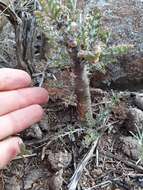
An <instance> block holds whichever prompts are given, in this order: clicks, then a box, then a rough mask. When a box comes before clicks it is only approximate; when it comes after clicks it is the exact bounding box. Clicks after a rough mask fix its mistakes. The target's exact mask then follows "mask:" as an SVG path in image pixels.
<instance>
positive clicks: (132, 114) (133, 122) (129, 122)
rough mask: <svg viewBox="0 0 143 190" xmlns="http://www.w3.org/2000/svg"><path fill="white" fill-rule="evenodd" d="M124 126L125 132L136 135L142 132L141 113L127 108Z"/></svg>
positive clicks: (142, 119)
mask: <svg viewBox="0 0 143 190" xmlns="http://www.w3.org/2000/svg"><path fill="white" fill-rule="evenodd" d="M124 126H125V128H126V130H127V131H131V132H133V133H137V132H138V130H140V131H142V130H143V111H141V110H140V109H138V108H132V107H131V108H129V110H128V113H127V119H126V120H125V123H124Z"/></svg>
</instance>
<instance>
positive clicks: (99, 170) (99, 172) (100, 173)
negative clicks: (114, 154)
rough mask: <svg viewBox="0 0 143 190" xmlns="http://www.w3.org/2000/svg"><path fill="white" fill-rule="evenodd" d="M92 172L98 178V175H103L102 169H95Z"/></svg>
mask: <svg viewBox="0 0 143 190" xmlns="http://www.w3.org/2000/svg"><path fill="white" fill-rule="evenodd" d="M94 172H95V174H96V175H97V176H100V175H102V173H103V171H102V169H100V168H98V169H96V170H95V171H94Z"/></svg>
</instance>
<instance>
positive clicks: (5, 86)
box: [0, 68, 32, 90]
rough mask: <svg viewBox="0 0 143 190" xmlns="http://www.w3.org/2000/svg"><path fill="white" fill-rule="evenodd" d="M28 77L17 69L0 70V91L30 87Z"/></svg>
mask: <svg viewBox="0 0 143 190" xmlns="http://www.w3.org/2000/svg"><path fill="white" fill-rule="evenodd" d="M31 83H32V80H31V77H30V75H29V74H28V73H27V72H25V71H23V70H19V69H10V68H1V69H0V90H14V89H18V88H24V87H28V86H30V84H31Z"/></svg>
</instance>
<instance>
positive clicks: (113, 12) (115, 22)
mask: <svg viewBox="0 0 143 190" xmlns="http://www.w3.org/2000/svg"><path fill="white" fill-rule="evenodd" d="M100 9H101V12H102V13H103V20H102V22H103V26H105V27H106V29H107V30H108V31H110V32H111V37H110V39H109V42H108V45H109V46H114V45H119V44H133V45H134V48H133V49H132V50H131V51H130V52H129V53H128V54H126V55H124V56H120V57H118V63H117V64H112V63H111V64H108V65H107V68H106V71H107V72H106V73H105V74H104V73H102V72H100V71H95V73H94V74H93V76H92V77H91V85H92V87H102V86H105V87H106V86H108V85H110V86H111V87H112V88H114V89H121V90H124V89H129V90H130V89H132V90H133V89H134V90H137V89H139V88H141V87H142V81H143V40H142V28H143V17H142V10H143V2H141V0H136V1H135V0H121V1H119V0H108V4H105V5H103V6H101V7H100Z"/></svg>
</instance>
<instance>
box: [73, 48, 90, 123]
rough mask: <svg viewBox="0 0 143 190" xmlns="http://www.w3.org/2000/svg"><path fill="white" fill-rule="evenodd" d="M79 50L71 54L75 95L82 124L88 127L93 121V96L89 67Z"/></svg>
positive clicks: (74, 50) (74, 49)
mask: <svg viewBox="0 0 143 190" xmlns="http://www.w3.org/2000/svg"><path fill="white" fill-rule="evenodd" d="M77 53H78V50H77V48H73V49H72V51H70V52H69V54H70V57H71V59H72V62H73V71H74V75H75V94H76V98H77V110H78V114H79V119H80V121H81V122H85V123H86V124H87V125H88V126H89V125H90V124H91V123H92V121H93V114H92V107H91V95H90V88H89V80H88V71H87V65H86V64H85V63H83V62H82V61H81V59H80V58H78V56H77Z"/></svg>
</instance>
